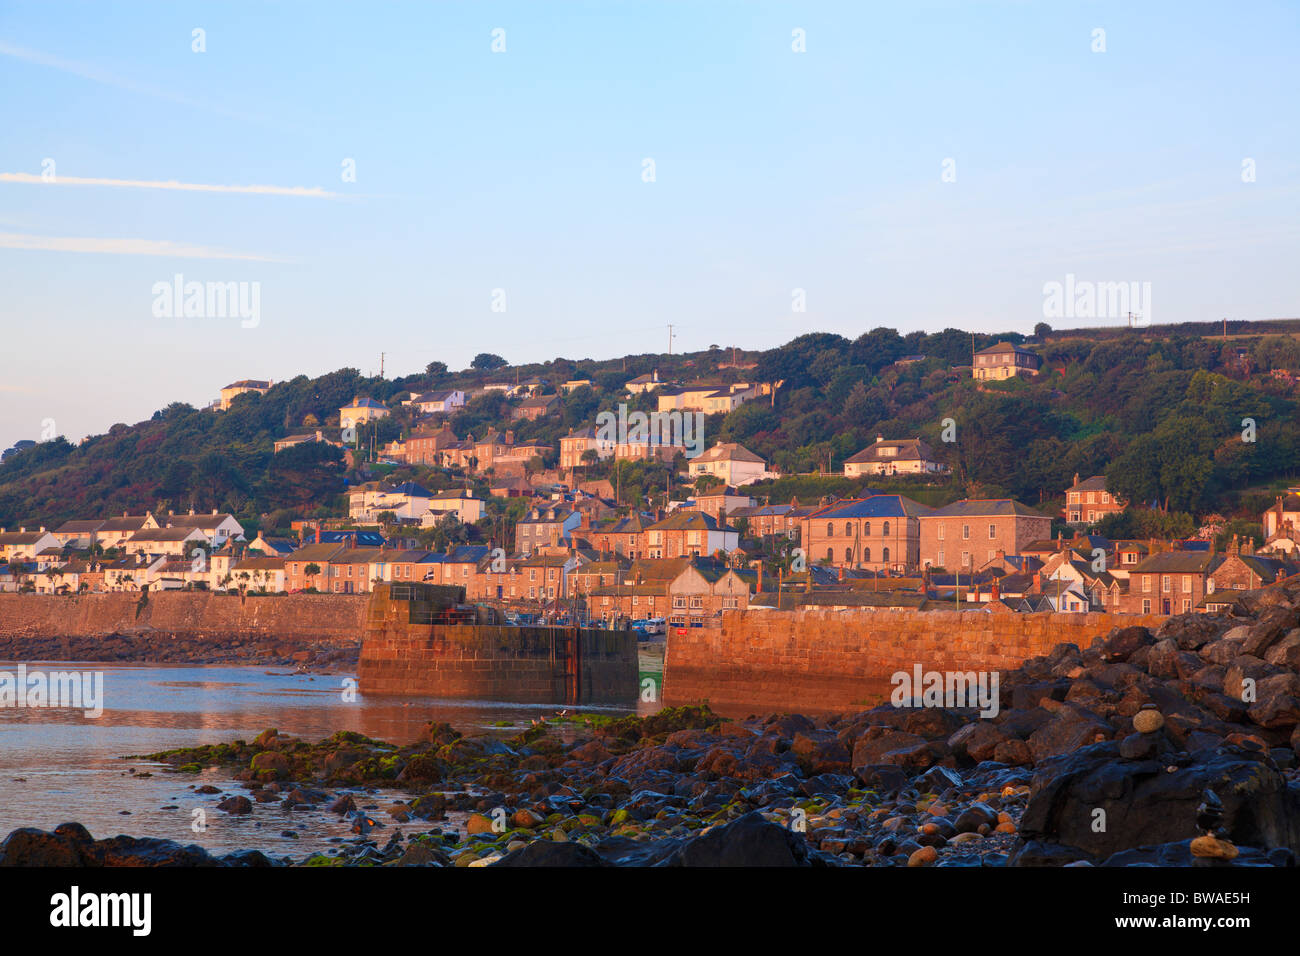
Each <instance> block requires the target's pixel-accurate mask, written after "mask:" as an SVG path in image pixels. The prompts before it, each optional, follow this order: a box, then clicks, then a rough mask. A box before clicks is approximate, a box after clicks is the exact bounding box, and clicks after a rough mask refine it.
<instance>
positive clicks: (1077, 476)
mask: <svg viewBox="0 0 1300 956" xmlns="http://www.w3.org/2000/svg"><path fill="white" fill-rule="evenodd" d="M1074 484H1075V487H1078V485H1079V473H1078V472H1077V471H1076V472H1075V473H1074Z"/></svg>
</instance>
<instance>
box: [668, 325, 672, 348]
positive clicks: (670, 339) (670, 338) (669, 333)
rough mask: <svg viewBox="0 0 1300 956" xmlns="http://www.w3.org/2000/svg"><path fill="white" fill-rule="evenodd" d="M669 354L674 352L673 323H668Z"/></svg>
mask: <svg viewBox="0 0 1300 956" xmlns="http://www.w3.org/2000/svg"><path fill="white" fill-rule="evenodd" d="M668 354H669V355H672V354H673V324H672V323H671V322H669V323H668Z"/></svg>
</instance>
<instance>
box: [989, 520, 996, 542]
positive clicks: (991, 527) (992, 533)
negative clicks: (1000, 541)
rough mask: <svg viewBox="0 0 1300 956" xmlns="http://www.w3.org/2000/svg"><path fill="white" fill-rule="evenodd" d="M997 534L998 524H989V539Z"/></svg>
mask: <svg viewBox="0 0 1300 956" xmlns="http://www.w3.org/2000/svg"><path fill="white" fill-rule="evenodd" d="M997 536H998V526H997V525H995V524H991V525H989V540H990V541H991V540H993V539H994V538H996V537H997Z"/></svg>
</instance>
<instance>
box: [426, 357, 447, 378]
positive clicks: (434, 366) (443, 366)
mask: <svg viewBox="0 0 1300 956" xmlns="http://www.w3.org/2000/svg"><path fill="white" fill-rule="evenodd" d="M424 374H425V375H427V376H429V378H430V379H431V380H433V381H435V382H436V381H438V379H440V378H442V377H443V376H444V375H446V374H447V363H446V362H430V363H429V364H428V365H426V366H425V367H424Z"/></svg>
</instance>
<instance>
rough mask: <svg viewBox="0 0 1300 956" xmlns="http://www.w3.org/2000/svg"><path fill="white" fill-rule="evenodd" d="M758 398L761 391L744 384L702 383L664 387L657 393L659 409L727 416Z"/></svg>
mask: <svg viewBox="0 0 1300 956" xmlns="http://www.w3.org/2000/svg"><path fill="white" fill-rule="evenodd" d="M757 397H758V390H757V389H755V388H753V387H752V386H750V385H747V384H745V383H743V382H735V383H732V384H730V385H721V384H718V383H705V382H699V383H695V384H693V385H679V386H664V387H662V388H660V389H658V391H656V392H655V398H656V400H657V402H658V410H659V411H661V412H668V411H686V412H703V413H704V414H706V415H718V414H726V413H727V412H731V411H734V410H735V409H737V408H739V407H740V406H741V405H743V404H744V403H745V402H747V401H749V400H751V399H753V398H757Z"/></svg>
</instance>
